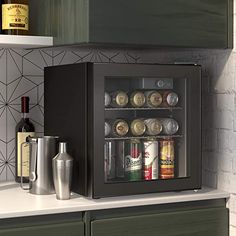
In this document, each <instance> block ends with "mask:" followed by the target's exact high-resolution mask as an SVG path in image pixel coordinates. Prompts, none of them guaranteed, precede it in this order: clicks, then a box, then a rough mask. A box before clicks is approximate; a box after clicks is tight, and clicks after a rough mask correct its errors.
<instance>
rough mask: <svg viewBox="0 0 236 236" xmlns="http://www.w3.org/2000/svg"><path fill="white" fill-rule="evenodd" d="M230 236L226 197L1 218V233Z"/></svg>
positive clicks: (1, 235) (26, 235)
mask: <svg viewBox="0 0 236 236" xmlns="http://www.w3.org/2000/svg"><path fill="white" fill-rule="evenodd" d="M31 235H33V236H54V235H55V236H144V235H146V236H229V212H228V209H227V208H226V207H225V199H219V200H208V201H207V200H205V201H196V202H186V203H172V204H161V205H151V206H140V207H126V208H119V209H107V210H97V211H96V210H95V211H87V212H78V213H67V214H66V213H65V214H57V215H44V216H34V217H24V218H13V219H2V220H0V236H31Z"/></svg>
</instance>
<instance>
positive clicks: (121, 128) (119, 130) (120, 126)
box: [112, 119, 129, 137]
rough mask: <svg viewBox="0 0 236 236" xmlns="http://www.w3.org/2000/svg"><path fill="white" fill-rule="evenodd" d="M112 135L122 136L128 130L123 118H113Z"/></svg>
mask: <svg viewBox="0 0 236 236" xmlns="http://www.w3.org/2000/svg"><path fill="white" fill-rule="evenodd" d="M112 131H113V135H115V136H120V137H123V136H125V135H126V134H127V133H128V132H129V125H128V123H127V122H126V121H125V120H122V119H118V120H115V121H114V123H113V125H112Z"/></svg>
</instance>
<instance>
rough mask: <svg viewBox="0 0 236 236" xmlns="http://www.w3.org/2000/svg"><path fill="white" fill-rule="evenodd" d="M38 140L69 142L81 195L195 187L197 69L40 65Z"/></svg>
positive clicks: (198, 126) (198, 139)
mask: <svg viewBox="0 0 236 236" xmlns="http://www.w3.org/2000/svg"><path fill="white" fill-rule="evenodd" d="M45 135H58V136H60V138H61V140H63V141H66V142H68V147H69V154H70V155H71V156H72V157H73V158H74V169H73V181H72V182H73V183H72V190H73V191H74V192H76V193H79V194H81V195H84V196H90V197H92V198H102V197H111V196H122V195H133V194H144V193H155V192H165V191H182V190H191V189H192V190H197V189H200V188H201V178H202V175H201V67H200V66H199V65H160V64H110V63H90V62H86V63H80V64H72V65H62V66H53V67H47V68H45Z"/></svg>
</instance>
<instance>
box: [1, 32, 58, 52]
mask: <svg viewBox="0 0 236 236" xmlns="http://www.w3.org/2000/svg"><path fill="white" fill-rule="evenodd" d="M51 46H53V37H44V36H29V35H27V36H25V35H24V36H23V35H3V34H0V48H22V49H26V48H40V47H51Z"/></svg>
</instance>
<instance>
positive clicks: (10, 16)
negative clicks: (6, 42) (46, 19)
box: [2, 0, 29, 35]
mask: <svg viewBox="0 0 236 236" xmlns="http://www.w3.org/2000/svg"><path fill="white" fill-rule="evenodd" d="M2 33H3V34H15V35H27V34H28V33H29V0H3V1H2Z"/></svg>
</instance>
